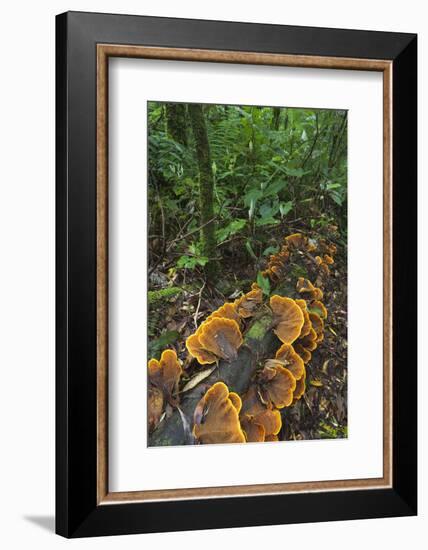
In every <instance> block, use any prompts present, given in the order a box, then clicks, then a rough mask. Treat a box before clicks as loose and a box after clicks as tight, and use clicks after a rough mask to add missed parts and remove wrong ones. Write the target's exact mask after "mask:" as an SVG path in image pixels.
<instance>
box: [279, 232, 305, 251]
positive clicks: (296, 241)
mask: <svg viewBox="0 0 428 550" xmlns="http://www.w3.org/2000/svg"><path fill="white" fill-rule="evenodd" d="M285 242H286V243H287V244H288V245H289V246H291V247H293V248H303V249H305V248H306V245H307V242H308V239H307V237H305V236H304V235H302V234H301V233H293V235H288V237H285Z"/></svg>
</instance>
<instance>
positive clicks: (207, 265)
mask: <svg viewBox="0 0 428 550" xmlns="http://www.w3.org/2000/svg"><path fill="white" fill-rule="evenodd" d="M56 47H57V64H56V69H57V111H56V113H57V151H56V153H57V230H56V231H57V386H56V392H57V411H56V417H57V424H56V425H57V432H56V435H57V456H56V460H57V474H56V475H57V495H56V502H57V510H56V516H57V532H58V533H59V534H61V535H63V536H66V537H83V536H96V535H109V534H111V535H113V534H125V533H144V532H156V531H176V530H186V529H205V528H216V527H236V526H249V525H267V524H279V523H296V522H299V523H300V522H313V521H328V520H339V519H359V518H373V517H393V516H404V515H413V514H416V509H417V491H416V484H417V477H416V456H417V452H416V433H417V423H416V410H417V408H416V395H417V394H416V384H417V380H416V367H417V365H416V304H417V299H416V150H417V148H416V53H417V50H416V48H417V39H416V36H415V35H412V34H402V33H384V32H373V31H354V30H340V29H321V28H306V27H288V26H279V25H258V24H244V23H231V22H218V21H197V20H184V19H168V18H153V17H141V16H122V15H120V16H119V15H109V14H94V13H77V12H69V13H65V14H61V15H59V16H57V44H56Z"/></svg>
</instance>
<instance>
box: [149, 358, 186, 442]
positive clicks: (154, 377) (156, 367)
mask: <svg viewBox="0 0 428 550" xmlns="http://www.w3.org/2000/svg"><path fill="white" fill-rule="evenodd" d="M181 373H182V369H181V365H180V363H179V361H178V359H177V354H176V353H175V351H174V350H172V349H167V350H165V351H164V352H163V353H162V355H161V358H160V361H158V360H157V359H150V361H149V363H148V376H149V390H148V407H147V409H148V410H147V414H148V424H149V431H150V432H151V431H153V430H154V429H155V427H156V426H157V425H158V423H159V421H160V418H161V416H162V412H163V409H164V405H165V402H171V401H172V400H173V396H174V394H175V392H176V390H177V386H178V382H179V380H180V376H181Z"/></svg>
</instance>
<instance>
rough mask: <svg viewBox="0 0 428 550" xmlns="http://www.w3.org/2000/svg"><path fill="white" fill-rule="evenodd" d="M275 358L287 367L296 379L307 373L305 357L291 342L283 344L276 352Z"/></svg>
mask: <svg viewBox="0 0 428 550" xmlns="http://www.w3.org/2000/svg"><path fill="white" fill-rule="evenodd" d="M275 359H276V360H278V361H280V362H281V365H282V366H283V367H285V368H287V369H288V370H289V371H290V372H291V374H292V375H293V376H294V378H295V379H296V380H299V379H300V378H302V376H303V375H304V373H305V365H304V363H303V359H302V358H301V357H300V355H298V354H297V353H296V352H295V350H294V348H293V346H292V345H291V344H282V346H281V347H280V348H279V350H278V351H277V352H276V355H275Z"/></svg>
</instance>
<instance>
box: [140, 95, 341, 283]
mask: <svg viewBox="0 0 428 550" xmlns="http://www.w3.org/2000/svg"><path fill="white" fill-rule="evenodd" d="M149 176H150V177H149V201H150V234H151V239H152V237H153V240H151V246H152V251H153V254H154V255H155V256H157V257H159V260H160V261H164V260H165V256H166V255H167V254H166V252H167V251H166V248H167V246H168V243H170V242H171V241H172V240H174V239H176V238H177V236H180V240H179V241H178V242H177V246H176V247H174V250H173V253H174V258H169V262H168V264H169V266H170V267H173V266H174V265H175V267H176V268H178V269H204V270H205V271H206V272H207V273H212V274H213V273H214V272H215V271H216V258H218V257H220V256H222V257H223V259H222V260H220V261H223V262H224V261H225V258H224V253H223V252H224V245H223V243H225V244H226V245H228V244H229V243H231V244H232V245H236V246H238V245H239V246H240V248H239V254H238V255H239V257H241V256H242V259H244V258H245V257H246V259H247V260H250V259H252V260H259V259H260V258H262V257H263V255H266V254H265V250H266V249H268V248H269V247H270V246H271V247H272V246H276V245H277V243H275V242H273V241H272V240H271V236H272V231H275V233H277V232H278V233H279V232H281V233H287V232H289V231H288V230H289V228H290V229H291V230H292V228H293V227H294V226H295V225H296V224H298V222H299V220H301V219H304V220H305V221H306V222H307V224H308V225H309V226H310V228H311V229H313V230H319V229H322V228H324V227H325V226H328V225H329V224H334V225H336V226H338V227H339V229H340V232H341V234H342V235H343V236H344V238H345V239H346V212H347V112H346V111H333V110H314V109H291V108H279V107H274V108H272V107H248V106H230V105H227V106H226V105H210V106H204V107H203V106H202V105H184V104H171V103H168V104H162V103H156V102H150V103H149ZM212 218H215V221H212V222H210V223H208V224H206V225H204V224H205V223H206V222H207V221H208V222H209V220H211V219H212ZM201 226H202V227H201ZM183 227H184V229H183ZM183 235H185V238H181V237H183ZM232 254H234V251H233V252H232ZM226 257H227V254H226ZM174 259H175V262H174ZM256 268H257V266H256ZM220 269H221V268H220Z"/></svg>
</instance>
